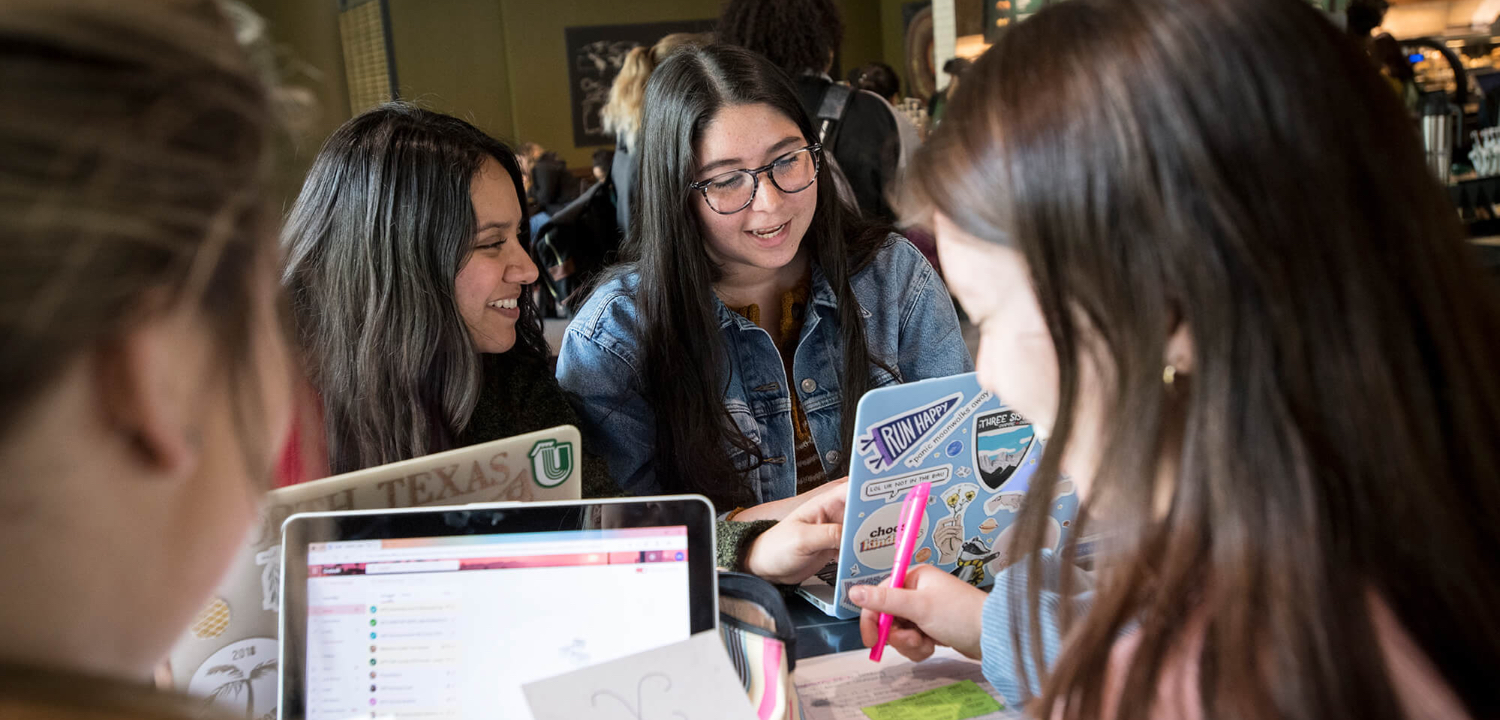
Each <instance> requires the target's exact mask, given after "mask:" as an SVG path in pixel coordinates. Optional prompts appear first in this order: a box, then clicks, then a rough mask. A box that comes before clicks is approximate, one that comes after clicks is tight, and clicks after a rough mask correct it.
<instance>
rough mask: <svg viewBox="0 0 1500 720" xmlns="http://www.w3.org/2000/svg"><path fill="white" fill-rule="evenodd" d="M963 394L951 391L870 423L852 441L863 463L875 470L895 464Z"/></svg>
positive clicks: (882, 469) (886, 468)
mask: <svg viewBox="0 0 1500 720" xmlns="http://www.w3.org/2000/svg"><path fill="white" fill-rule="evenodd" d="M963 397H964V396H963V393H953V394H952V395H949V396H947V397H944V398H942V399H939V400H937V401H936V402H932V403H929V404H927V405H924V406H922V407H920V408H917V409H916V410H912V411H910V412H904V413H901V414H899V415H892V416H890V417H888V418H886V419H884V420H881V421H880V422H877V423H874V424H872V425H870V431H869V432H867V433H865V434H864V435H861V436H860V437H859V440H858V441H857V442H856V443H855V446H856V448H857V450H856V451H857V452H858V453H859V455H860V456H861V457H864V461H865V467H867V468H869V469H870V470H871V471H872V472H877V473H879V472H885V471H886V470H889V469H891V468H892V467H895V465H896V463H898V462H900V461H901V459H902V458H904V457H906V455H907V453H908V452H910V451H911V449H912V448H914V447H916V446H917V443H918V442H920V441H921V440H922V438H924V437H926V436H927V435H928V434H929V433H931V432H932V430H933V429H934V428H936V427H938V424H939V423H940V422H941V421H942V419H943V416H945V415H947V414H948V413H949V412H950V411H951V410H953V408H955V407H957V406H958V403H959V401H960V400H963Z"/></svg>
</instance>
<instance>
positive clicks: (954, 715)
mask: <svg viewBox="0 0 1500 720" xmlns="http://www.w3.org/2000/svg"><path fill="white" fill-rule="evenodd" d="M1004 709H1005V706H1003V705H1001V704H1000V701H998V700H996V699H995V698H993V697H991V696H990V694H989V693H987V692H985V691H984V690H981V689H980V688H979V686H978V685H976V684H974V681H973V680H964V681H963V682H956V683H953V684H952V685H944V686H942V687H940V688H933V689H931V690H928V691H926V692H919V693H917V694H916V695H912V696H910V697H904V698H901V699H900V700H892V701H890V702H888V703H881V704H879V705H871V706H869V707H867V708H864V712H865V716H866V717H868V718H870V720H964V719H965V718H972V717H979V716H980V715H988V714H990V713H995V712H1000V711H1001V710H1004Z"/></svg>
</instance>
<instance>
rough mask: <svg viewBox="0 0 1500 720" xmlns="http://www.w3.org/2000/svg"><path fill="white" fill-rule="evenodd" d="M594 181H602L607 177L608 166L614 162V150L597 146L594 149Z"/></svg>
mask: <svg viewBox="0 0 1500 720" xmlns="http://www.w3.org/2000/svg"><path fill="white" fill-rule="evenodd" d="M593 162H594V168H593V170H594V182H604V179H605V178H607V177H609V168H610V166H611V165H614V163H615V151H613V150H610V149H609V148H599V149H598V150H595V151H594V157H593Z"/></svg>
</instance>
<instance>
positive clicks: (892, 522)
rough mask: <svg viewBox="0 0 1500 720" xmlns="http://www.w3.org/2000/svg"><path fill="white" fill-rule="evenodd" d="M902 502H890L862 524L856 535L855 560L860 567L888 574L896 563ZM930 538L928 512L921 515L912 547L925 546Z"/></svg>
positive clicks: (871, 514)
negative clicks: (926, 539) (928, 536)
mask: <svg viewBox="0 0 1500 720" xmlns="http://www.w3.org/2000/svg"><path fill="white" fill-rule="evenodd" d="M901 508H902V504H901V503H891V504H890V505H886V506H885V507H882V508H880V509H879V510H876V511H875V512H872V513H870V516H869V517H867V518H865V521H864V522H862V523H860V524H859V530H858V531H857V532H856V533H855V535H854V557H855V559H857V560H859V562H860V564H861V565H864V566H865V567H867V568H870V569H872V570H883V571H889V570H890V569H891V565H894V564H895V563H896V535H897V533H896V527H897V526H898V525H899V524H900V523H901ZM926 537H927V512H926V511H925V510H924V511H923V512H922V524H921V525H919V526H918V527H917V538H916V540H915V544H914V545H913V546H912V547H916V546H918V545H921V544H922V540H923V539H924V538H926Z"/></svg>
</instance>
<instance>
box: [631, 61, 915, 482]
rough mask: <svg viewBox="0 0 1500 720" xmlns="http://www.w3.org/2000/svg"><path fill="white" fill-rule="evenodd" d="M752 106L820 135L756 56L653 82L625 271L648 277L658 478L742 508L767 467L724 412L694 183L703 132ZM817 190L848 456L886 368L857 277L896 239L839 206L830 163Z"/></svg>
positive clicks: (658, 76) (645, 343)
mask: <svg viewBox="0 0 1500 720" xmlns="http://www.w3.org/2000/svg"><path fill="white" fill-rule="evenodd" d="M745 104H765V105H769V106H771V107H772V108H775V109H776V110H777V111H778V112H780V113H782V114H783V115H785V116H786V117H788V118H790V119H791V120H792V122H794V123H796V124H797V127H798V128H799V129H801V131H802V135H803V137H805V138H807V139H808V142H812V141H813V140H812V139H813V138H816V137H817V133H816V132H815V131H814V130H813V127H812V123H811V122H810V121H809V120H808V118H807V113H806V112H805V111H804V110H803V109H802V105H801V104H800V103H799V102H798V100H797V94H796V91H795V90H793V89H792V86H791V82H790V81H789V80H788V79H787V77H786V75H784V74H783V73H782V72H781V71H779V70H777V69H776V67H775V66H773V65H771V64H770V63H769V62H768V61H766V60H765V59H764V58H761V57H760V56H758V55H756V54H754V53H752V52H749V51H747V50H744V49H741V48H737V47H732V46H728V45H710V46H707V47H688V48H685V49H682V50H679V51H677V52H676V53H674V54H673V55H672V56H671V57H670V58H669V59H668V60H667V61H666V62H665V63H663V64H662V65H661V66H660V67H658V68H657V69H656V72H654V73H652V75H651V80H650V82H648V83H647V85H646V102H645V114H644V116H643V118H642V121H641V129H640V134H639V136H638V137H639V141H640V151H639V152H638V153H637V157H639V158H640V174H639V184H640V193H641V196H640V197H641V201H640V205H639V212H637V213H635V215H634V218H633V220H632V222H634V223H635V224H636V226H635V228H634V234H633V237H636V238H638V240H637V241H636V243H635V244H634V246H633V247H632V248H631V249H630V254H631V259H632V261H633V262H631V263H629V264H628V265H627V266H626V267H625V270H626V271H628V270H632V269H633V270H636V271H638V272H639V276H640V280H639V283H640V284H639V286H638V287H637V289H636V305H637V307H638V311H639V322H640V333H641V344H642V348H643V352H644V356H645V357H644V359H643V361H642V362H643V365H644V368H645V374H646V398H647V400H648V401H650V403H651V406H652V408H653V409H654V410H655V412H656V418H657V422H656V442H657V445H656V471H657V474H658V476H659V477H660V478H661V479H662V484H663V487H665V488H667V489H668V490H673V491H693V492H701V493H703V494H705V495H708V496H709V497H711V498H714V499H715V501H716V502H720V503H726V502H736V503H741V504H743V503H745V502H747V501H749V500H751V499H753V498H752V497H751V496H750V494H749V491H748V488H746V487H745V486H744V485H745V483H744V482H743V479H744V476H745V473H746V472H748V471H749V470H752V469H754V467H755V466H756V465H758V464H759V462H760V461H761V460H763V458H762V457H761V454H760V451H759V449H758V448H757V447H756V446H755V443H754V442H752V441H751V440H750V439H749V438H747V437H745V435H744V434H743V433H742V432H741V431H740V430H739V428H738V427H736V426H735V424H734V423H733V422H732V421H731V420H730V418H729V416H728V413H727V412H726V411H725V409H724V403H723V398H724V392H725V384H726V383H727V382H728V381H729V375H728V373H727V371H726V368H727V367H728V362H729V361H728V358H727V356H726V351H725V348H724V346H723V343H722V341H721V339H720V330H719V320H718V317H717V316H716V314H715V310H714V308H715V303H716V302H717V301H716V299H715V296H714V290H713V284H714V283H715V282H716V281H718V280H719V278H720V269H719V268H718V266H716V265H715V264H714V262H713V261H712V260H711V259H709V256H708V252H707V241H706V240H705V239H704V237H703V233H702V229H701V228H700V227H699V225H698V219H697V214H696V213H695V212H694V208H693V206H692V203H697V202H702V198H701V197H699V196H698V195H696V194H694V193H693V192H692V191H691V190H690V189H689V188H688V185H689V184H690V183H692V182H693V176H694V174H695V173H696V171H697V158H696V157H695V155H694V147H695V144H696V143H697V141H698V139H699V138H700V137H701V136H702V133H703V130H704V128H705V127H707V126H708V124H709V123H710V122H712V121H713V119H714V116H715V115H716V114H717V113H718V112H719V111H720V110H722V109H723V108H725V107H729V106H732V105H745ZM814 189H815V191H816V192H817V193H818V209H817V212H816V213H815V214H814V216H813V220H812V224H811V226H810V227H808V230H807V235H806V236H805V237H804V238H803V239H802V242H803V243H804V244H805V245H807V246H808V247H809V249H810V251H811V252H810V256H811V258H812V259H813V262H814V263H815V264H816V266H817V267H818V268H819V269H820V270H821V271H822V273H823V276H824V277H825V278H826V279H827V280H828V284H829V285H830V286H831V287H832V288H833V292H834V295H835V297H836V298H837V301H838V306H839V333H840V335H841V337H842V340H843V344H844V357H843V367H842V372H841V374H840V378H839V381H840V383H841V386H842V397H843V408H844V418H843V423H842V426H841V437H842V442H843V444H844V446H846V447H847V446H848V445H849V443H850V442H851V438H852V437H853V433H854V407H855V404H856V403H857V402H858V401H859V398H860V396H861V395H863V394H864V392H865V391H866V390H868V389H869V387H870V366H871V363H872V362H873V363H877V364H879V363H882V362H883V360H884V359H882V358H872V357H871V356H870V352H869V349H868V347H867V345H866V343H865V329H864V323H863V321H862V319H861V317H860V307H859V302H858V301H857V300H855V298H854V290H853V288H852V287H851V286H850V284H849V278H850V276H851V275H852V274H854V273H855V272H857V271H858V270H859V269H860V268H862V267H864V266H865V265H866V264H867V263H868V262H869V261H870V260H871V259H872V258H873V257H874V255H875V252H876V251H877V250H878V249H879V248H880V247H882V246H883V244H884V242H885V238H886V236H887V230H886V229H884V228H882V227H879V226H877V225H872V224H868V223H865V222H864V221H862V220H860V219H859V218H858V216H857V215H856V214H855V213H854V211H852V210H851V209H850V208H849V207H848V206H846V205H844V204H843V203H842V202H841V201H839V199H838V194H837V192H836V190H835V189H834V184H833V182H831V181H830V179H829V176H828V168H827V166H826V165H824V166H823V168H822V169H821V170H820V171H819V174H818V180H817V182H816V184H815V186H814ZM729 447H733V448H738V449H739V450H740V451H742V452H744V453H745V454H746V456H747V457H748V458H749V460H748V462H744V463H734V462H731V460H730V457H729V455H728V454H727V453H725V452H719V451H718V450H719V449H720V448H729ZM842 455H847V453H843V454H842ZM737 464H738V467H736V465H737ZM842 467H847V458H845V461H844V463H843V464H841V468H842ZM726 478H739V479H740V480H741V483H740V486H739V487H732V488H726V487H725V484H724V481H725V479H726ZM731 507H732V506H731Z"/></svg>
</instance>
